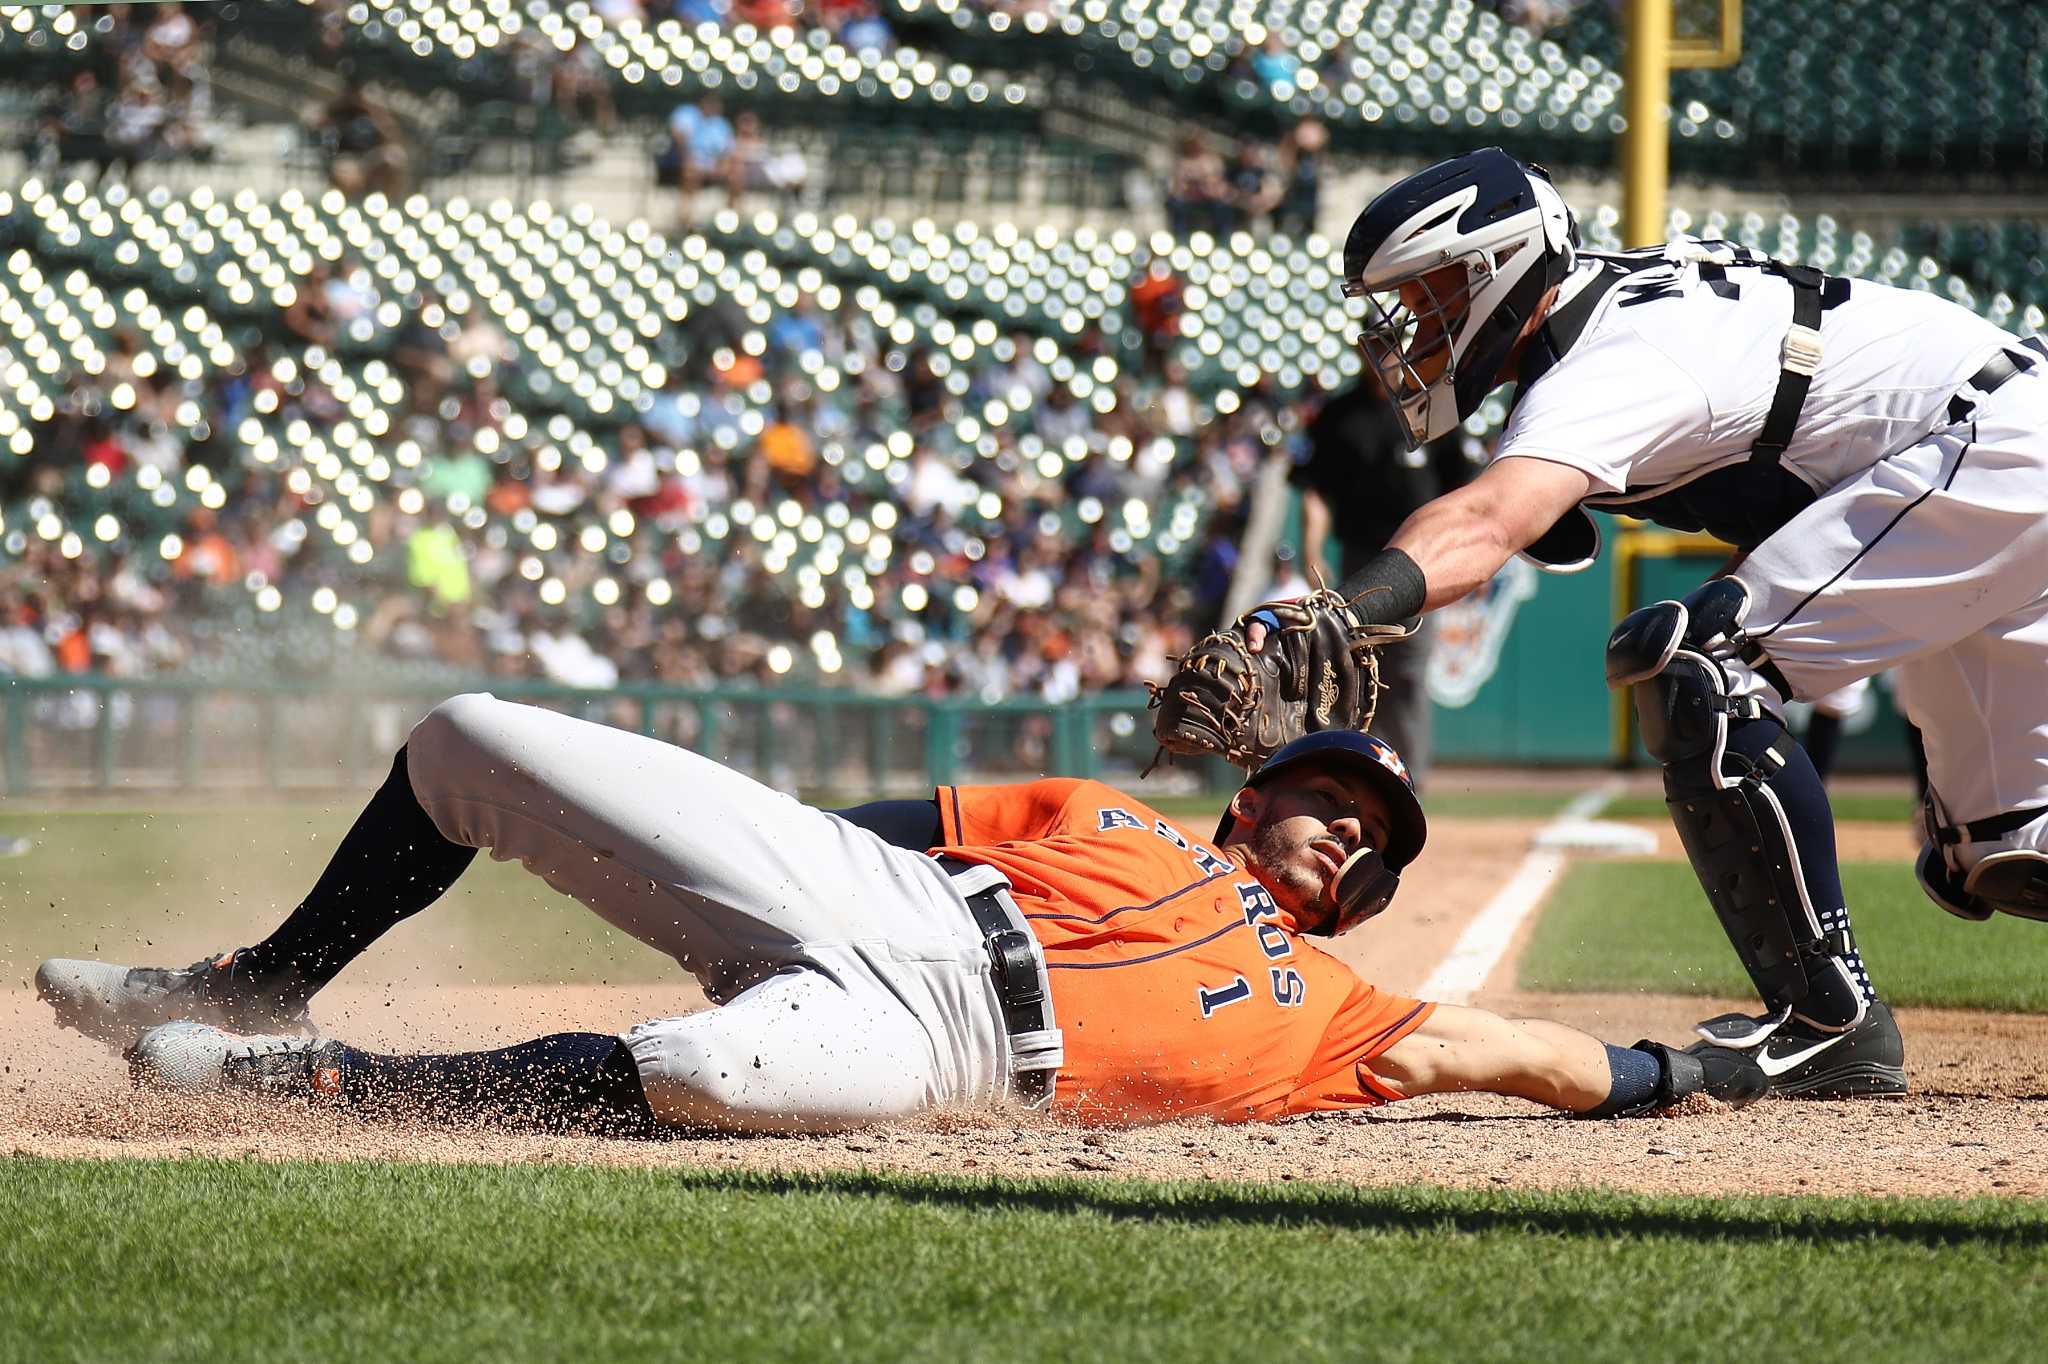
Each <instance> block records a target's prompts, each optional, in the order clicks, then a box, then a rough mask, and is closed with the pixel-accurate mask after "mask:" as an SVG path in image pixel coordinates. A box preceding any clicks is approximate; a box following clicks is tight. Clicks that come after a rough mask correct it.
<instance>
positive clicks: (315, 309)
mask: <svg viewBox="0 0 2048 1364" xmlns="http://www.w3.org/2000/svg"><path fill="white" fill-rule="evenodd" d="M332 279H333V274H332V272H331V271H329V270H328V268H327V262H325V261H323V260H317V259H316V260H315V261H314V262H313V268H312V269H311V270H309V271H308V272H307V273H306V278H305V280H304V281H303V282H301V283H300V284H299V285H298V286H297V287H296V288H294V289H293V291H292V294H293V297H292V302H291V306H290V307H288V308H286V309H285V310H284V317H283V319H282V320H283V322H284V328H285V330H286V331H288V332H290V333H291V334H292V335H293V336H295V337H297V338H298V339H299V340H300V341H301V342H303V343H305V344H306V345H309V346H323V347H326V346H332V345H333V344H334V324H335V317H334V298H333V295H332V294H330V293H329V292H328V289H327V286H328V284H329V283H330V282H332Z"/></svg>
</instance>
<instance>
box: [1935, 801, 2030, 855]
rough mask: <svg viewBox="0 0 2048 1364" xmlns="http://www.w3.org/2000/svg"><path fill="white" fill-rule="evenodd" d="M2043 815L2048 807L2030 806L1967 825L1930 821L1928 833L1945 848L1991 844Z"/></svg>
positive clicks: (1989, 816)
mask: <svg viewBox="0 0 2048 1364" xmlns="http://www.w3.org/2000/svg"><path fill="white" fill-rule="evenodd" d="M2042 815H2048V805H2029V806H2027V807H2026V808H2025V809H2022V810H2008V811H2006V812H2005V813H2004V814H2002V815H1988V816H1986V817H1985V818H1983V819H1973V820H1971V821H1970V822H1969V823H1967V824H1935V823H1933V822H1932V821H1929V828H1928V831H1929V832H1930V833H1932V834H1933V835H1934V841H1935V842H1937V843H1939V844H1941V845H1942V846H1943V847H1953V846H1954V845H1956V844H1958V843H1989V842H1990V841H1991V840H1992V839H1994V838H2003V837H2005V836H2006V835H2007V834H2009V833H2011V832H2013V831H2014V830H2015V829H2024V828H2026V827H2027V826H2028V825H2029V824H2032V823H2033V822H2034V821H2035V820H2037V819H2039V818H2040V817H2041V816H2042Z"/></svg>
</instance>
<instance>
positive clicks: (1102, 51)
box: [891, 0, 1740, 160]
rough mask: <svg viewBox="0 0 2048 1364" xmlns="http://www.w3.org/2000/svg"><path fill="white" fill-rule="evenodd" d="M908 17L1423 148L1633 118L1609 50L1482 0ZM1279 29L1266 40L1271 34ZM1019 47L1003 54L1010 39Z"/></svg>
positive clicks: (1255, 113) (1145, 91)
mask: <svg viewBox="0 0 2048 1364" xmlns="http://www.w3.org/2000/svg"><path fill="white" fill-rule="evenodd" d="M891 5H892V13H894V14H895V15H897V16H898V17H900V19H901V20H902V21H903V22H904V23H905V24H906V25H920V24H921V25H925V26H928V27H937V28H940V29H942V30H946V29H950V30H951V31H952V32H954V33H955V34H958V35H961V36H962V38H972V39H974V40H976V42H975V45H974V46H973V47H972V48H970V49H968V51H969V53H970V55H971V56H972V57H974V58H976V59H979V60H983V61H991V62H994V61H1001V62H1003V64H1004V65H1006V66H1016V65H1020V64H1022V63H1023V62H1027V61H1028V62H1032V63H1033V64H1043V65H1044V66H1045V67H1047V68H1049V69H1061V70H1072V69H1074V68H1075V66H1076V58H1077V57H1079V58H1085V65H1086V70H1087V72H1088V74H1089V75H1091V76H1094V77H1098V78H1101V79H1105V80H1109V81H1112V82H1114V83H1116V84H1118V85H1120V86H1122V87H1123V88H1124V89H1125V90H1126V91H1128V92H1129V93H1130V94H1131V95H1132V96H1133V97H1134V98H1138V99H1150V100H1158V99H1160V98H1162V97H1163V98H1165V99H1167V100H1169V101H1173V102H1175V103H1178V104H1181V105H1183V106H1185V107H1187V108H1189V109H1190V110H1192V111H1202V110H1205V109H1206V110H1208V111H1210V112H1214V113H1217V114H1222V115H1229V116H1231V117H1233V119H1241V118H1244V117H1252V118H1255V119H1256V120H1258V121H1259V122H1260V123H1261V124H1264V125H1268V126H1271V125H1274V124H1277V123H1279V122H1282V121H1284V120H1289V119H1295V118H1304V117H1311V116H1312V117H1316V118H1320V119H1322V120H1324V121H1325V122H1326V123H1328V124H1329V125H1330V126H1331V128H1332V129H1333V131H1334V132H1335V133H1336V135H1337V137H1338V140H1339V143H1340V145H1352V146H1361V147H1362V146H1367V145H1370V146H1371V147H1372V149H1373V150H1375V151H1377V152H1380V153H1385V152H1388V151H1393V150H1399V151H1401V152H1402V153H1404V154H1424V153H1428V152H1431V151H1436V150H1441V149H1443V148H1448V147H1451V146H1454V145H1462V144H1465V143H1469V142H1470V140H1471V139H1473V138H1474V137H1489V138H1494V139H1506V140H1509V141H1511V142H1512V143H1513V144H1514V145H1516V146H1518V147H1520V148H1522V149H1523V150H1524V151H1525V152H1527V153H1528V154H1532V155H1542V156H1551V157H1554V158H1556V159H1560V160H1580V159H1584V158H1586V157H1587V156H1601V157H1604V156H1606V155H1608V154H1609V153H1608V151H1607V148H1608V147H1609V146H1610V144H1611V142H1612V139H1613V138H1614V137H1615V135H1616V134H1618V133H1619V132H1620V130H1621V128H1622V126H1623V122H1622V119H1621V109H1620V95H1621V78H1620V76H1619V75H1618V74H1617V72H1616V70H1615V69H1614V64H1613V63H1612V62H1610V61H1606V60H1602V59H1600V58H1596V57H1590V56H1585V55H1579V54H1571V53H1567V52H1566V51H1564V50H1563V49H1561V48H1559V47H1558V46H1557V45H1556V44H1554V43H1551V42H1547V41H1544V40H1540V39H1537V38H1533V37H1531V36H1530V35H1529V34H1528V33H1527V32H1525V31H1524V30H1522V29H1519V28H1517V27H1515V26H1514V25H1512V24H1507V23H1504V22H1503V21H1502V20H1501V19H1500V17H1499V15H1497V14H1495V13H1493V12H1491V11H1490V10H1485V9H1481V8H1479V7H1478V6H1476V5H1474V4H1472V3H1471V0H1385V2H1383V3H1368V2H1367V0H1232V2H1231V3H1224V2H1223V0H1054V3H1052V4H1050V5H1049V6H1047V7H1046V8H1045V9H1044V10H1042V11H1026V12H1024V13H1021V14H1013V13H1009V12H1006V11H1005V10H1003V9H1001V8H992V7H989V6H986V5H982V4H979V3H977V0H891ZM1269 44H1270V50H1266V49H1268V47H1269ZM1009 52H1015V53H1018V54H1021V56H1019V57H1017V58H1013V59H1008V60H1005V54H1006V53H1009ZM1677 112H1678V117H1677V118H1676V119H1675V120H1674V123H1673V132H1674V136H1675V138H1676V139H1677V140H1678V141H1679V142H1680V143H1683V144H1686V145H1688V146H1692V147H1694V148H1696V149H1697V152H1698V154H1699V155H1700V156H1703V157H1706V156H1714V155H1725V154H1726V152H1727V149H1728V148H1730V147H1731V146H1732V145H1733V144H1735V143H1736V142H1737V141H1738V140H1739V136H1740V132H1739V129H1738V128H1737V127H1736V125H1734V124H1733V123H1730V122H1728V121H1727V120H1725V119H1722V118H1718V117H1716V116H1715V115H1714V114H1713V113H1712V112H1710V111H1709V110H1708V109H1707V108H1706V107H1704V106H1701V107H1697V108H1692V107H1686V108H1681V109H1679V110H1678V111H1677Z"/></svg>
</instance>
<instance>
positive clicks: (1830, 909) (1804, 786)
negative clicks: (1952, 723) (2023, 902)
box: [1607, 579, 1864, 1046]
mask: <svg viewBox="0 0 2048 1364" xmlns="http://www.w3.org/2000/svg"><path fill="white" fill-rule="evenodd" d="M1730 589H1732V591H1733V593H1734V594H1736V595H1735V596H1734V597H1733V598H1732V599H1731V597H1730ZM1746 595H1747V594H1746V593H1744V592H1743V590H1742V588H1741V586H1740V584H1737V583H1733V582H1732V581H1730V580H1727V579H1720V580H1716V581H1715V582H1713V583H1709V584H1707V585H1706V586H1705V587H1702V588H1701V589H1699V590H1698V591H1696V592H1694V593H1692V594H1691V595H1689V596H1688V597H1687V598H1686V600H1685V601H1684V602H1674V601H1666V602H1658V603H1657V604H1656V605H1654V606H1646V607H1644V608H1643V609H1641V610H1639V611H1636V612H1634V613H1632V614H1631V615H1629V616H1628V617H1627V618H1626V619H1625V620H1623V621H1622V623H1621V624H1620V626H1619V627H1617V628H1616V630H1615V632H1614V635H1613V637H1612V638H1611V639H1610V640H1609V641H1608V646H1607V677H1608V682H1609V684H1610V685H1612V686H1628V685H1633V686H1634V687H1635V707H1636V716H1637V720H1638V723H1639V724H1640V726H1641V730H1642V736H1643V744H1644V746H1645V747H1646V748H1648V749H1649V751H1650V753H1651V756H1653V757H1655V758H1656V759H1657V760H1658V761H1659V762H1661V763H1662V764H1663V765H1664V796H1665V803H1666V805H1667V806H1668V807H1669V808H1670V811H1671V821H1672V824H1673V825H1674V826H1675V827H1676V828H1677V830H1678V837H1679V841H1680V842H1681V843H1683V844H1684V845H1685V852H1686V856H1687V858H1688V859H1690V860H1691V862H1692V866H1693V871H1694V872H1695V874H1697V875H1698V877H1699V879H1700V885H1701V888H1702V889H1704V890H1705V891H1706V893H1707V899H1708V902H1709V903H1710V904H1712V905H1713V908H1714V914H1715V916H1716V917H1717V918H1719V919H1720V921H1721V928H1722V930H1723V931H1724V932H1725V933H1727V935H1728V941H1729V942H1730V943H1731V944H1733V946H1734V948H1735V955H1736V956H1737V957H1738V958H1739V959H1740V960H1741V962H1742V965H1743V967H1744V969H1745V970H1747V971H1748V973H1749V977H1750V979H1751V980H1752V981H1753V982H1755V984H1756V988H1757V992H1758V993H1759V994H1760V995H1762V996H1763V1001H1764V1007H1765V1008H1766V1010H1767V1011H1768V1013H1767V1016H1766V1017H1764V1018H1762V1019H1759V1020H1747V1019H1738V1018H1730V1019H1725V1020H1715V1024H1716V1031H1715V1033H1714V1036H1715V1039H1716V1040H1720V1041H1724V1042H1727V1043H1730V1044H1733V1045H1741V1046H1747V1045H1753V1044H1754V1043H1756V1042H1760V1041H1762V1040H1763V1039H1764V1038H1765V1037H1767V1036H1768V1035H1769V1034H1770V1032H1771V1031H1772V1030H1774V1029H1775V1028H1777V1027H1778V1026H1779V1025H1780V1024H1782V1023H1783V1022H1784V1021H1785V1020H1786V1019H1788V1018H1790V1017H1792V1016H1793V1015H1794V1014H1795V1013H1796V1014H1798V1015H1799V1016H1801V1017H1802V1018H1804V1019H1806V1021H1808V1022H1810V1023H1813V1024H1815V1025H1816V1026H1820V1027H1825V1028H1829V1029H1837V1028H1845V1027H1851V1026H1854V1025H1855V1024H1856V1023H1857V1022H1858V1021H1859V1020H1860V1019H1861V1018H1862V1016H1863V1009H1864V992H1863V990H1862V988H1861V984H1860V982H1859V981H1858V979H1857V977H1856V974H1855V972H1854V971H1853V970H1852V969H1851V965H1850V960H1849V959H1851V958H1852V957H1853V954H1854V952H1855V944H1854V942H1853V940H1852V939H1851V938H1850V936H1849V931H1848V914H1847V911H1846V909H1845V908H1844V907H1843V906H1844V900H1843V897H1842V889H1841V876H1840V873H1839V871H1838V870H1837V868H1836V866H1835V846H1834V823H1833V818H1832V816H1831V814H1830V813H1829V811H1828V806H1827V795H1826V792H1825V791H1824V790H1823V789H1822V787H1821V783H1820V778H1819V776H1818V775H1816V774H1815V772H1814V770H1813V765H1812V764H1811V763H1810V762H1809V761H1808V760H1807V758H1806V755H1805V754H1804V753H1803V752H1801V751H1800V749H1799V746H1798V745H1797V744H1796V743H1794V742H1793V741H1792V738H1791V736H1790V735H1789V734H1787V733H1786V732H1785V727H1784V724H1783V722H1782V721H1781V720H1779V719H1778V717H1777V716H1775V715H1772V714H1770V713H1769V712H1767V711H1765V710H1764V709H1763V707H1762V706H1761V704H1760V703H1758V702H1756V701H1755V700H1753V699H1752V700H1743V701H1736V700H1733V699H1731V698H1730V697H1729V695H1728V688H1727V677H1726V674H1725V673H1724V672H1723V671H1722V668H1721V665H1720V663H1719V662H1717V661H1716V659H1715V657H1714V655H1713V653H1711V652H1709V650H1715V651H1720V650H1725V649H1728V648H1729V647H1730V643H1731V641H1739V640H1740V637H1741V632H1740V629H1739V620H1740V609H1741V607H1742V606H1744V605H1746V601H1745V600H1744V598H1746ZM1696 606H1697V607H1698V608H1700V609H1699V610H1697V611H1695V610H1694V608H1695V607H1696ZM1724 1025H1725V1027H1726V1029H1727V1030H1728V1035H1727V1036H1725V1037H1723V1036H1722V1035H1721V1033H1722V1028H1723V1026H1724Z"/></svg>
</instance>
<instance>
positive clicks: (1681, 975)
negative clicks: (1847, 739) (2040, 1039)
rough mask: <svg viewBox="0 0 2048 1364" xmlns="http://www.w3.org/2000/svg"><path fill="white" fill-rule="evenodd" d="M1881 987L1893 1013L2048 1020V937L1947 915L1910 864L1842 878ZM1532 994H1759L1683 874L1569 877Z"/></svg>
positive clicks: (1535, 958)
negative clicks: (1939, 1010) (1926, 1010)
mask: <svg viewBox="0 0 2048 1364" xmlns="http://www.w3.org/2000/svg"><path fill="white" fill-rule="evenodd" d="M1842 888H1843V890H1844V892H1845V893H1846V894H1847V896H1848V900H1849V908H1850V912H1851V914H1852V916H1853V918H1854V922H1855V925H1856V938H1857V942H1858V944H1859V945H1860V946H1861V948H1862V949H1863V957H1864V960H1865V961H1866V962H1868V963H1869V965H1870V974H1871V978H1872V980H1873V981H1874V982H1875V983H1876V985H1877V987H1878V989H1879V990H1880V991H1881V992H1882V993H1883V994H1884V997H1885V998H1886V999H1887V1000H1889V1001H1891V1002H1892V1003H1894V1004H1926V1005H1936V1006H1940V1007H1944V1008H1959V1009H2009V1010H2018V1011H2021V1012H2027V1013H2040V1012H2048V928H2044V926H2043V925H2041V924H2034V923H2026V922H2023V921H2021V920H2018V919H2013V918H2010V917H2006V916H1999V917H1996V918H1994V919H1992V920H1991V921H1990V922H1988V923H1981V924H1974V923H1965V922H1964V921H1962V920H1960V919H1957V918H1954V917H1952V916H1951V915H1949V914H1947V913H1945V912H1944V911H1942V910H1941V909H1939V908H1937V907H1936V906H1935V904H1934V902H1933V901H1931V900H1929V899H1927V897H1926V896H1925V895H1923V894H1922V893H1921V891H1920V887H1919V884H1918V883H1917V882H1915V881H1914V879H1913V872H1912V869H1911V868H1910V867H1908V866H1907V865H1906V864H1905V863H1904V862H1903V861H1901V862H1896V863H1893V862H1852V863H1848V864H1846V865H1845V866H1843V868H1842ZM1520 984H1521V986H1522V988H1524V989H1528V990H1588V991H1590V990H1647V991H1653V992H1657V993H1662V994H1697V995H1735V996H1742V995H1747V994H1749V993H1750V990H1751V987H1750V985H1749V980H1748V977H1746V976H1745V975H1744V974H1743V973H1742V968H1741V967H1740V966H1739V965H1737V964H1736V961H1735V956H1734V953H1733V952H1731V951H1730V950H1729V947H1728V940H1727V939H1726V938H1725V937H1724V936H1722V933H1721V928H1720V924H1719V923H1718V921H1716V919H1715V918H1714V914H1713V911H1712V910H1710V909H1709V908H1708V907H1707V901H1706V897H1705V896H1704V895H1703V894H1702V893H1701V891H1700V887H1699V882H1698V880H1697V879H1695V877H1694V876H1693V873H1692V869H1691V868H1690V867H1689V866H1687V865H1686V864H1685V863H1683V862H1584V863H1580V864H1578V865H1576V866H1574V867H1572V868H1571V869H1570V870H1569V871H1567V872H1566V873H1565V877H1564V880H1563V881H1562V882H1561V883H1560V884H1559V886H1558V887H1557V889H1556V891H1555V892H1554V893H1553V894H1552V896H1551V899H1550V903H1549V905H1548V906H1547V907H1546V908H1545V910H1544V911H1543V917H1542V919H1541V920H1540V921H1539V922H1538V924H1537V926H1536V930H1535V932H1534V934H1533V935H1532V936H1531V938H1530V940H1529V945H1528V948H1527V949H1526V950H1525V951H1524V952H1523V954H1522V965H1521V977H1520Z"/></svg>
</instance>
